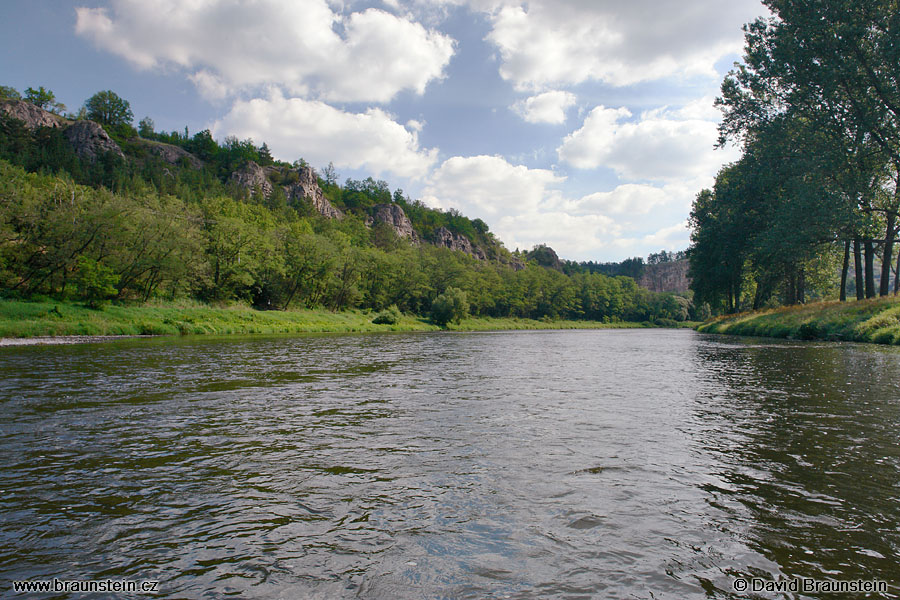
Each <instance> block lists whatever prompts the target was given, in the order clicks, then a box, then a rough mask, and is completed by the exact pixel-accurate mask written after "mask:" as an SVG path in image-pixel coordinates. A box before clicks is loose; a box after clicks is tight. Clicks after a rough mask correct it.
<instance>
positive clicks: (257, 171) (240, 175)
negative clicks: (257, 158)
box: [230, 160, 275, 198]
mask: <svg viewBox="0 0 900 600" xmlns="http://www.w3.org/2000/svg"><path fill="white" fill-rule="evenodd" d="M268 175H269V174H268V172H267V171H266V169H264V168H262V167H261V166H259V165H258V164H256V163H255V162H253V161H252V160H251V161H249V162H247V164H245V165H244V166H242V167H241V168H240V169H238V170H237V171H235V172H234V173H232V174H231V180H230V181H231V182H232V183H235V184H237V185H239V186H241V187H242V188H246V189H247V190H248V191H249V192H250V193H251V194H253V193H255V192H256V190H260V191H262V193H263V195H264V196H265V197H266V198H268V197H269V196H271V195H272V192H274V191H275V188H274V187H273V186H272V182H271V181H269V177H268Z"/></svg>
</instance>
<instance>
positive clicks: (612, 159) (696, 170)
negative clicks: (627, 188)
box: [557, 106, 736, 181]
mask: <svg viewBox="0 0 900 600" xmlns="http://www.w3.org/2000/svg"><path fill="white" fill-rule="evenodd" d="M693 111H695V107H693V106H691V109H690V110H688V111H687V112H686V113H685V114H692V113H693ZM670 114H671V115H672V116H675V114H676V113H667V112H664V111H651V112H648V113H644V114H643V115H642V118H641V119H640V120H636V121H625V119H627V118H629V117H631V112H630V111H628V110H627V109H625V108H616V109H613V108H606V107H603V106H598V107H596V108H595V109H594V110H592V111H591V112H590V114H589V115H588V116H587V118H586V119H585V120H584V124H583V126H582V127H581V128H580V129H578V130H577V131H575V132H573V133H571V134H570V135H568V136H566V138H565V139H564V140H563V143H562V145H561V146H560V147H559V148H558V149H557V153H558V155H559V158H560V160H562V161H564V162H566V163H569V164H571V165H572V166H574V167H577V168H580V169H594V168H597V167H601V166H605V167H610V168H612V169H614V170H615V171H616V173H617V174H618V175H619V176H620V177H623V178H625V179H626V180H631V181H635V180H652V181H675V180H683V179H688V178H696V177H702V176H707V175H713V174H715V173H716V171H718V169H719V167H720V166H721V165H722V164H723V163H725V162H729V161H730V160H733V159H734V158H736V155H735V150H734V149H727V148H726V149H721V150H715V144H716V141H717V138H718V131H717V128H716V122H715V121H708V120H701V119H693V118H692V119H678V118H671V117H670Z"/></svg>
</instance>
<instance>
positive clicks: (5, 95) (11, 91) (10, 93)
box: [0, 85, 22, 100]
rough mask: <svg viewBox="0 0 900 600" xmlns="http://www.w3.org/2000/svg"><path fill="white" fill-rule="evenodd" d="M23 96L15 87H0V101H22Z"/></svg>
mask: <svg viewBox="0 0 900 600" xmlns="http://www.w3.org/2000/svg"><path fill="white" fill-rule="evenodd" d="M21 99H22V94H20V93H19V90H17V89H16V88H14V87H10V86H8V85H0V100H21Z"/></svg>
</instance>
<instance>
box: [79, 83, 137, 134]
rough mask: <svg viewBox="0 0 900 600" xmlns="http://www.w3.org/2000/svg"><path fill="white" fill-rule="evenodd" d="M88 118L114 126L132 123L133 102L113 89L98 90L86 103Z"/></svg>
mask: <svg viewBox="0 0 900 600" xmlns="http://www.w3.org/2000/svg"><path fill="white" fill-rule="evenodd" d="M84 108H85V110H86V111H87V118H88V119H90V120H91V121H96V122H98V123H100V124H101V125H105V126H109V127H112V128H116V127H119V126H121V125H130V124H131V122H132V121H133V120H134V113H132V112H131V104H130V103H129V102H128V101H127V100H124V99H122V98H120V97H119V95H118V94H116V93H115V92H114V91H112V90H104V91H101V92H97V93H96V94H94V95H93V96H91V97H90V98H88V99H87V101H86V102H85V103H84Z"/></svg>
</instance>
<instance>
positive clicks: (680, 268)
mask: <svg viewBox="0 0 900 600" xmlns="http://www.w3.org/2000/svg"><path fill="white" fill-rule="evenodd" d="M689 268H690V261H688V260H687V259H682V260H676V261H672V262H663V263H658V264H654V265H645V266H644V272H643V274H642V275H641V276H640V278H639V279H638V282H637V283H638V285H639V286H641V287H643V288H646V289H648V290H650V291H651V292H675V293H680V292H686V291H688V289H689V288H690V285H691V280H690V278H689V277H688V269H689Z"/></svg>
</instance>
